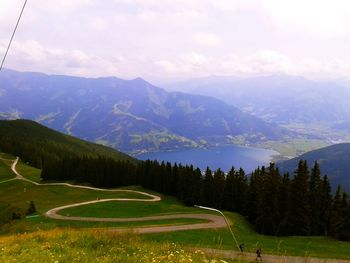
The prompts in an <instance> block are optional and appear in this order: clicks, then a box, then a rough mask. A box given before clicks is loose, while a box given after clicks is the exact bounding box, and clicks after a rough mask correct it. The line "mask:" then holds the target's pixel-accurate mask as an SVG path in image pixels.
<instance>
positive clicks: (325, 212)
mask: <svg viewBox="0 0 350 263" xmlns="http://www.w3.org/2000/svg"><path fill="white" fill-rule="evenodd" d="M331 191H332V190H331V185H330V183H329V180H328V177H327V175H325V176H323V180H322V185H321V196H320V207H321V210H320V224H321V229H322V233H321V234H322V235H326V236H327V235H328V234H329V228H330V218H331V213H332V194H331Z"/></svg>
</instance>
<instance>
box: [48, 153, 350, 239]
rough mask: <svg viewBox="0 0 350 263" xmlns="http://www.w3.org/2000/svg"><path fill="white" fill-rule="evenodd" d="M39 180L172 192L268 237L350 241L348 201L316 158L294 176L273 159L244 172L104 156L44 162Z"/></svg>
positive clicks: (349, 204)
mask: <svg viewBox="0 0 350 263" xmlns="http://www.w3.org/2000/svg"><path fill="white" fill-rule="evenodd" d="M42 179H43V180H59V181H62V180H75V181H76V182H88V183H91V184H92V185H94V186H97V187H119V186H127V185H135V184H137V185H142V186H143V187H145V188H148V189H151V190H154V191H157V192H159V193H163V194H166V195H172V196H175V197H177V198H178V199H179V200H181V201H182V202H183V203H184V204H186V205H188V206H192V205H195V204H197V205H204V206H209V207H215V208H218V209H223V210H227V211H233V212H237V213H240V214H242V215H244V216H245V217H246V218H247V219H248V220H249V222H250V223H251V224H252V225H253V226H254V227H255V229H256V231H258V232H259V233H262V234H267V235H277V236H278V235H328V236H332V237H334V238H337V239H341V240H350V201H349V197H348V195H347V194H346V193H345V192H343V191H342V190H341V189H340V187H339V188H338V189H337V190H336V193H335V194H334V195H333V194H332V191H331V186H330V182H329V179H328V177H327V176H323V177H322V176H321V172H320V167H319V165H318V163H317V162H316V163H315V164H314V165H313V167H312V169H311V170H310V169H309V168H308V166H307V162H306V161H300V162H299V164H298V167H297V168H296V170H295V173H294V175H293V176H290V175H289V174H288V173H287V174H283V175H281V174H280V172H279V170H278V168H276V167H275V165H274V164H273V163H271V164H270V166H269V167H266V168H265V167H261V168H258V169H256V170H255V171H254V172H253V173H252V174H251V175H250V176H247V175H246V174H245V172H244V171H243V169H239V170H236V169H234V168H232V169H231V170H230V171H229V172H228V173H227V174H225V173H224V172H223V171H221V170H220V169H218V170H216V171H211V170H210V169H209V168H207V170H206V172H205V174H202V173H201V171H200V170H199V169H198V168H197V169H195V168H194V167H193V166H182V165H181V164H179V165H178V164H174V165H171V164H170V163H164V162H162V163H158V162H157V161H145V162H140V163H137V164H135V163H130V162H118V161H115V160H112V159H108V158H102V157H100V158H91V157H83V158H81V157H77V158H63V159H60V160H59V161H56V162H52V163H47V164H46V165H45V166H44V167H43V171H42Z"/></svg>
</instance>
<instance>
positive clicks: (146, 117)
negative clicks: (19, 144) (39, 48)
mask: <svg viewBox="0 0 350 263" xmlns="http://www.w3.org/2000/svg"><path fill="white" fill-rule="evenodd" d="M0 118H2V119H18V118H24V119H31V120H35V121H37V122H39V123H42V124H44V125H46V126H48V127H50V128H53V129H55V130H58V131H61V132H64V133H66V134H69V135H74V136H77V137H79V138H82V139H85V140H89V141H92V142H97V143H100V144H104V145H108V146H111V147H113V148H115V149H119V150H121V151H123V152H128V153H134V154H135V153H139V152H144V151H155V150H160V149H162V150H164V149H174V148H183V147H207V146H215V145H218V144H231V143H238V142H239V143H241V144H242V143H243V144H244V143H254V142H261V141H266V140H280V139H282V138H284V137H286V136H287V137H288V136H289V135H290V132H289V131H288V130H286V129H284V128H281V127H279V126H278V125H276V124H273V123H268V122H266V121H264V120H262V119H260V118H258V117H255V116H253V115H251V114H249V113H246V112H243V111H241V110H239V109H238V108H236V107H235V106H233V105H230V104H227V103H225V102H223V101H221V100H218V99H216V98H211V97H207V96H202V95H191V94H186V93H182V92H167V91H165V90H164V89H161V88H158V87H156V86H154V85H152V84H150V83H148V82H146V81H145V80H143V79H141V78H137V79H133V80H123V79H119V78H115V77H106V78H80V77H70V76H58V75H46V74H41V73H23V72H17V71H12V70H4V71H2V72H1V73H0Z"/></svg>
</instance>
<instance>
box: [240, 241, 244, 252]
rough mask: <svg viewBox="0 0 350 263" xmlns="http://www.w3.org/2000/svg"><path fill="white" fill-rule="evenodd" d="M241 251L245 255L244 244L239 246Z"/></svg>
mask: <svg viewBox="0 0 350 263" xmlns="http://www.w3.org/2000/svg"><path fill="white" fill-rule="evenodd" d="M239 250H240V251H241V253H243V251H244V244H243V243H241V244H240V245H239Z"/></svg>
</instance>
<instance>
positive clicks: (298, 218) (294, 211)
mask: <svg viewBox="0 0 350 263" xmlns="http://www.w3.org/2000/svg"><path fill="white" fill-rule="evenodd" d="M289 197H290V198H289V208H288V216H287V217H288V224H289V227H288V230H289V231H290V233H289V234H292V235H309V234H310V206H309V171H308V168H307V162H306V161H304V160H300V161H299V164H298V168H297V170H296V171H295V176H294V178H293V180H292V181H291V187H290V195H289Z"/></svg>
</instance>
